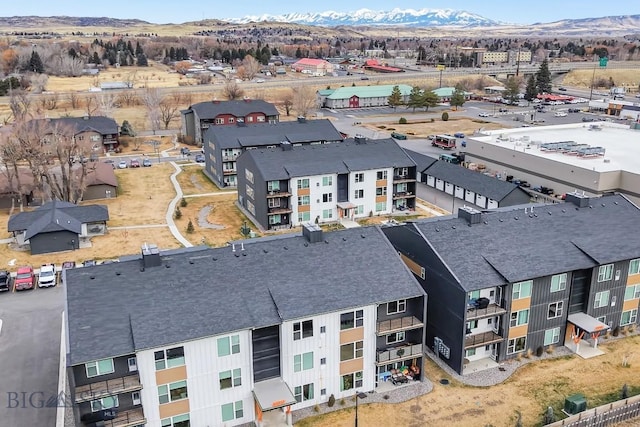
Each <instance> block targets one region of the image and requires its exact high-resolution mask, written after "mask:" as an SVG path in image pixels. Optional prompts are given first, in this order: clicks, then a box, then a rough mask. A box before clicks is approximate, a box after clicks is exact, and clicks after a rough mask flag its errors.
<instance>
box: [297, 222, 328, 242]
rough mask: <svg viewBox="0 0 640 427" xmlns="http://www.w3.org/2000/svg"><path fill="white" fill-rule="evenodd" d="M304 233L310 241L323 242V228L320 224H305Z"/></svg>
mask: <svg viewBox="0 0 640 427" xmlns="http://www.w3.org/2000/svg"><path fill="white" fill-rule="evenodd" d="M302 235H303V236H304V237H305V239H307V241H308V242H309V243H318V242H322V240H323V236H322V228H320V226H319V225H318V224H303V225H302Z"/></svg>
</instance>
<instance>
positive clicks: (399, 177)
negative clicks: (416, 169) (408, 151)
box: [393, 174, 416, 183]
mask: <svg viewBox="0 0 640 427" xmlns="http://www.w3.org/2000/svg"><path fill="white" fill-rule="evenodd" d="M415 181H416V179H415V178H414V177H412V176H411V175H408V174H407V175H394V176H393V182H395V183H398V182H415Z"/></svg>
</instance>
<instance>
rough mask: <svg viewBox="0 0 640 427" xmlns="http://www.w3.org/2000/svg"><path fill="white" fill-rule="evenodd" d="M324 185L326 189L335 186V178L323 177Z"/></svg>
mask: <svg viewBox="0 0 640 427" xmlns="http://www.w3.org/2000/svg"><path fill="white" fill-rule="evenodd" d="M322 185H323V186H325V187H328V186H330V185H333V177H331V176H323V177H322Z"/></svg>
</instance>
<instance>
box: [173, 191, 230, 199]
mask: <svg viewBox="0 0 640 427" xmlns="http://www.w3.org/2000/svg"><path fill="white" fill-rule="evenodd" d="M236 193H237V191H218V192H216V193H199V194H185V195H183V196H182V197H184V198H185V199H188V198H190V197H209V196H224V195H225V194H236Z"/></svg>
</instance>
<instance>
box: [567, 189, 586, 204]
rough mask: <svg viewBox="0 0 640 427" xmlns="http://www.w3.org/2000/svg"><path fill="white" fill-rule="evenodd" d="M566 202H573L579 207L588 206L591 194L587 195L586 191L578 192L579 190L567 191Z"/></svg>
mask: <svg viewBox="0 0 640 427" xmlns="http://www.w3.org/2000/svg"><path fill="white" fill-rule="evenodd" d="M565 202H567V203H573V204H574V205H576V206H577V207H579V208H586V207H587V206H589V196H586V195H585V194H584V192H582V193H578V192H577V191H574V192H573V193H567V196H566V198H565Z"/></svg>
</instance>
